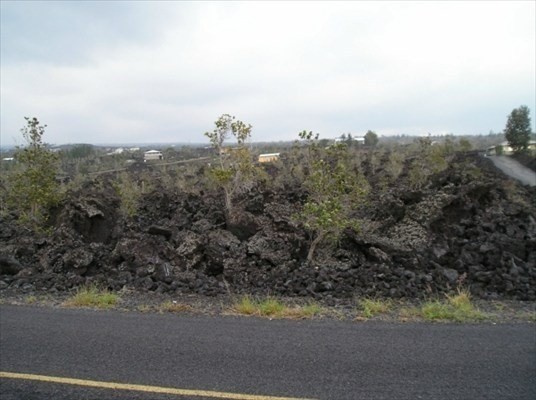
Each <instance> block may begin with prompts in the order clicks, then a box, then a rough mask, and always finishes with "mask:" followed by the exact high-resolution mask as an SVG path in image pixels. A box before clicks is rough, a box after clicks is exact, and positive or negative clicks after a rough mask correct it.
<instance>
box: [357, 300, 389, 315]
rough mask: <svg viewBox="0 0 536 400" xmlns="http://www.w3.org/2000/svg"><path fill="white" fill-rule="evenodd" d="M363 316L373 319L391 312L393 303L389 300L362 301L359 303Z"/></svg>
mask: <svg viewBox="0 0 536 400" xmlns="http://www.w3.org/2000/svg"><path fill="white" fill-rule="evenodd" d="M359 306H360V307H361V310H362V315H363V316H364V317H365V318H372V317H374V316H376V315H379V314H385V313H387V312H389V311H390V310H391V306H392V303H391V301H389V300H381V299H362V300H360V301H359Z"/></svg>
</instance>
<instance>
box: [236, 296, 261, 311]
mask: <svg viewBox="0 0 536 400" xmlns="http://www.w3.org/2000/svg"><path fill="white" fill-rule="evenodd" d="M233 309H234V311H236V312H237V313H239V314H244V315H255V314H257V306H256V304H255V302H254V301H253V299H252V298H251V297H249V296H247V295H246V296H243V297H242V298H241V299H240V301H238V302H236V303H235V304H234V305H233Z"/></svg>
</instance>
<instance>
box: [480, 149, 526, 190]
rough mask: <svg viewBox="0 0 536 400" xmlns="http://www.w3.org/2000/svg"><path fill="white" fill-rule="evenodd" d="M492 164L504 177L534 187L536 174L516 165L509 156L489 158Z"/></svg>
mask: <svg viewBox="0 0 536 400" xmlns="http://www.w3.org/2000/svg"><path fill="white" fill-rule="evenodd" d="M489 159H490V160H491V161H493V164H495V166H496V167H497V168H499V169H500V170H501V171H503V172H504V173H505V174H506V175H508V176H510V177H512V178H514V179H517V180H518V181H520V182H521V183H523V184H524V185H530V186H536V172H534V171H532V170H531V169H530V168H527V167H525V166H524V165H522V164H520V163H518V162H517V161H516V160H515V159H513V158H512V157H509V156H489Z"/></svg>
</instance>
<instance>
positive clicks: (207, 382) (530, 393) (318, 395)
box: [0, 305, 536, 400]
mask: <svg viewBox="0 0 536 400" xmlns="http://www.w3.org/2000/svg"><path fill="white" fill-rule="evenodd" d="M5 373H24V374H29V375H28V377H29V378H30V379H26V378H24V379H14V378H12V377H5ZM2 374H4V376H3V375H2ZM33 374H37V375H42V376H46V377H50V379H56V377H66V378H76V379H81V380H84V382H86V380H92V381H98V382H115V383H123V384H126V383H129V384H137V385H145V386H144V387H147V386H150V387H159V388H162V387H164V388H176V389H181V390H193V391H195V390H197V391H200V390H204V391H211V393H204V394H203V393H200V392H191V393H190V392H188V393H190V394H187V395H185V396H176V395H169V394H166V395H163V394H157V393H154V391H153V392H148V393H144V392H140V391H138V390H112V389H106V388H99V387H97V388H88V387H84V386H79V385H71V384H65V383H54V382H48V383H47V382H38V381H35V380H33ZM148 390H152V389H151V388H148ZM221 392H225V393H232V394H236V396H238V394H242V395H258V396H261V395H262V396H280V397H293V398H312V399H352V400H355V399H471V400H473V399H516V400H523V399H531V400H532V399H535V398H536V325H535V324H530V323H518V324H511V325H510V324H498V325H492V324H482V325H457V324H425V323H411V324H410V323H383V322H349V321H333V320H318V321H284V320H273V321H270V320H266V319H256V318H239V317H211V316H184V315H175V314H141V313H135V312H130V313H127V312H118V311H106V312H104V311H89V310H70V309H52V308H37V307H35V308H34V307H22V306H7V305H3V306H0V398H1V399H2V400H11V399H30V400H31V399H99V400H101V399H178V398H180V399H185V398H187V399H190V398H191V399H205V398H207V399H210V398H216V397H215V396H212V395H211V394H214V395H215V394H218V395H220V394H222V393H221ZM220 398H233V397H220ZM235 398H240V397H235ZM242 398H243V399H247V398H249V397H248V396H246V397H242ZM261 398H263V399H268V397H258V399H261Z"/></svg>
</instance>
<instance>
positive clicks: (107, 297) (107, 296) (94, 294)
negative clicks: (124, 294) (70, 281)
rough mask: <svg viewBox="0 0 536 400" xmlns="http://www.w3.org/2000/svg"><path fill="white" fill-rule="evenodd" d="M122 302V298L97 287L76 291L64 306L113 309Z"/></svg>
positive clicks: (87, 287)
mask: <svg viewBox="0 0 536 400" xmlns="http://www.w3.org/2000/svg"><path fill="white" fill-rule="evenodd" d="M119 300H120V297H119V296H118V295H117V294H115V293H112V292H110V291H108V290H101V289H99V288H98V287H97V286H95V285H90V286H85V287H82V288H80V289H78V290H77V291H76V294H75V295H74V296H72V297H71V298H70V299H68V300H67V301H66V302H65V303H64V304H65V305H66V306H68V307H96V308H111V307H113V306H115V305H116V304H117V303H118V302H119Z"/></svg>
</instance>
